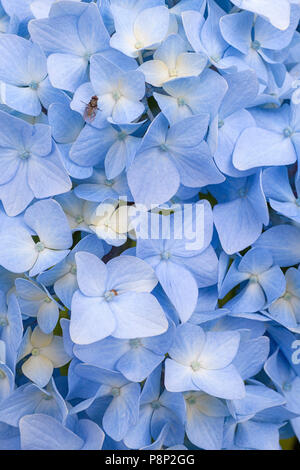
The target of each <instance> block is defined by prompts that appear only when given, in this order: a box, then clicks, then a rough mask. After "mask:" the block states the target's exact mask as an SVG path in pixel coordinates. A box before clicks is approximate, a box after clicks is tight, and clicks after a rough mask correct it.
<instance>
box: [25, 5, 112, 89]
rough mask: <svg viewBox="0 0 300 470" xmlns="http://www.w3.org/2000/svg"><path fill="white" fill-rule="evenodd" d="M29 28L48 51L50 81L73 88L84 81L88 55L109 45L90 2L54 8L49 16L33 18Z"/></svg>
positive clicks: (106, 34) (99, 19) (107, 36)
mask: <svg viewBox="0 0 300 470" xmlns="http://www.w3.org/2000/svg"><path fill="white" fill-rule="evenodd" d="M70 8H71V10H70ZM29 32H30V35H31V39H32V40H33V42H35V43H37V44H38V45H39V46H41V48H42V49H43V50H44V51H45V53H46V54H47V55H48V60H47V68H48V73H49V78H50V81H51V83H52V85H53V86H54V87H56V88H61V89H63V90H67V91H72V92H74V91H75V90H76V88H77V87H78V86H79V85H81V84H82V83H84V82H85V81H87V79H88V69H89V63H90V59H91V57H92V56H93V55H94V54H96V53H97V52H101V51H104V50H106V49H108V47H109V35H108V33H107V31H106V29H105V26H104V24H103V21H102V18H101V15H100V12H99V10H98V8H97V6H96V5H94V4H93V3H91V4H89V5H87V4H84V3H78V4H77V5H76V4H74V3H73V4H71V5H70V6H67V9H66V10H64V9H62V10H61V11H60V10H58V9H56V8H53V9H52V10H51V11H50V15H49V18H44V19H38V20H32V21H31V22H30V25H29ZM70 71H71V72H70Z"/></svg>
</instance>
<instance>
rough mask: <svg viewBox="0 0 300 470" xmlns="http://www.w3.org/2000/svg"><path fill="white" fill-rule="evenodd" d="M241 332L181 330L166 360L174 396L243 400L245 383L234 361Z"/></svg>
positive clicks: (168, 382) (189, 326) (183, 327)
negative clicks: (196, 394)
mask: <svg viewBox="0 0 300 470" xmlns="http://www.w3.org/2000/svg"><path fill="white" fill-rule="evenodd" d="M239 341H240V335H239V334H238V332H230V331H227V332H208V333H205V332H204V330H203V329H202V328H201V327H200V326H195V325H192V324H189V323H187V324H185V325H181V326H179V327H177V334H176V336H175V341H174V343H173V345H172V347H171V348H170V350H169V354H170V359H167V360H166V375H165V385H166V389H167V390H169V391H170V392H185V391H198V390H200V391H203V392H206V393H208V394H209V395H212V396H215V397H219V398H230V399H234V398H243V397H244V395H245V388H244V383H243V381H242V379H241V377H240V375H239V373H238V372H237V370H236V368H235V366H234V365H233V364H232V361H233V359H234V357H235V355H236V353H237V351H238V347H239Z"/></svg>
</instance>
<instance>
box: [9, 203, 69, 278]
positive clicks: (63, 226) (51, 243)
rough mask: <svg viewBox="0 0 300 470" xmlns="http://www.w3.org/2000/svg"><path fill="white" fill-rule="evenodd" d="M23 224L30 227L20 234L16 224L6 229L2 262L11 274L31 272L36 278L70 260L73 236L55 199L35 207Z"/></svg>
mask: <svg viewBox="0 0 300 470" xmlns="http://www.w3.org/2000/svg"><path fill="white" fill-rule="evenodd" d="M24 220H25V222H26V224H27V227H20V229H19V230H17V231H15V226H14V225H13V224H9V226H7V230H6V238H3V243H2V246H1V249H0V262H1V264H2V266H4V267H6V268H7V269H9V270H11V271H12V272H15V273H23V272H25V271H29V275H30V276H35V275H36V274H39V273H41V272H42V271H45V270H46V269H47V268H50V266H53V264H56V263H58V262H59V261H61V260H62V259H63V258H65V257H66V256H67V254H68V253H69V249H68V248H70V246H71V245H72V235H71V230H70V228H69V224H68V221H67V218H66V216H65V214H64V212H63V210H62V208H61V207H60V205H59V204H58V202H56V201H54V200H53V199H46V200H45V201H38V202H36V203H34V204H33V205H32V206H30V207H29V208H28V209H27V210H26V212H25V215H24ZM33 234H34V236H35V238H36V241H35V240H34V238H33V237H32V235H33Z"/></svg>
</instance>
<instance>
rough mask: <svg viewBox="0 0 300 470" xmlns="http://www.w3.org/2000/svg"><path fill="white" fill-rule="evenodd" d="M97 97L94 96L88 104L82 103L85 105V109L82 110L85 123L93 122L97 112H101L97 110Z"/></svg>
mask: <svg viewBox="0 0 300 470" xmlns="http://www.w3.org/2000/svg"><path fill="white" fill-rule="evenodd" d="M98 100H99V98H98V96H96V95H94V96H92V97H91V99H90V101H89V103H87V104H86V103H84V104H85V105H86V108H85V110H84V116H83V117H84V119H85V120H86V121H90V122H91V121H93V120H94V119H95V117H96V114H97V111H101V110H100V108H98Z"/></svg>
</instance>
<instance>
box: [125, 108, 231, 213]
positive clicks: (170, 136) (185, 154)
mask: <svg viewBox="0 0 300 470" xmlns="http://www.w3.org/2000/svg"><path fill="white" fill-rule="evenodd" d="M207 125H208V116H207V115H206V114H202V115H198V116H193V117H189V118H186V119H185V120H184V121H183V122H180V123H176V124H174V125H173V126H171V127H170V128H168V121H167V119H166V118H165V117H164V116H163V114H162V113H160V114H159V115H158V116H157V117H156V118H155V120H154V121H153V122H152V124H151V126H150V127H149V129H148V131H147V133H146V134H145V137H144V139H143V142H142V144H141V146H140V147H139V151H138V153H137V155H136V157H135V159H134V161H133V164H132V165H131V167H130V169H129V171H128V183H129V187H130V190H131V192H132V194H133V197H134V200H135V202H136V203H139V204H144V205H145V206H147V207H150V205H154V204H155V205H159V204H162V203H164V202H166V201H168V200H169V199H170V198H171V197H172V196H174V194H175V193H176V192H177V190H178V189H179V184H180V182H181V183H182V184H184V185H185V186H188V187H201V186H205V185H207V184H214V183H221V182H222V181H224V177H223V175H222V174H221V173H220V172H219V170H218V169H217V167H216V165H215V163H214V160H213V158H212V156H211V154H210V151H209V148H208V145H207V143H206V142H205V141H204V140H203V139H204V136H205V133H206V131H207ZM145 187H146V188H147V189H146V191H145Z"/></svg>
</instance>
